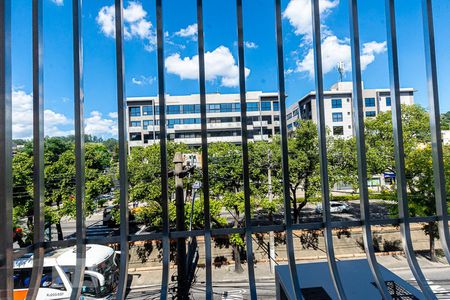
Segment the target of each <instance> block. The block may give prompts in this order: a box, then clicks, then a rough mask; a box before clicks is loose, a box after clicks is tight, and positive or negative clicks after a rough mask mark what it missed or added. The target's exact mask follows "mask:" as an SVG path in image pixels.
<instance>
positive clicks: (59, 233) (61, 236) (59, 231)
mask: <svg viewBox="0 0 450 300" xmlns="http://www.w3.org/2000/svg"><path fill="white" fill-rule="evenodd" d="M55 225H56V231H57V232H58V241H62V240H64V235H63V232H62V227H61V220H59V221H58V223H56V224H55Z"/></svg>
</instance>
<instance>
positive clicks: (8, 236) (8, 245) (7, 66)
mask: <svg viewBox="0 0 450 300" xmlns="http://www.w3.org/2000/svg"><path fill="white" fill-rule="evenodd" d="M11 97H12V95H11V1H10V0H4V1H0V220H1V222H0V236H1V237H2V241H1V242H0V299H12V292H13V287H14V282H13V237H12V207H13V200H12V101H11Z"/></svg>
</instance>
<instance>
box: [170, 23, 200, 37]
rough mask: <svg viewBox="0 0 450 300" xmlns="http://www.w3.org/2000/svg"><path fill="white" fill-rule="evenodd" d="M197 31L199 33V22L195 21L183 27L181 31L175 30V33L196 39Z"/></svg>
mask: <svg viewBox="0 0 450 300" xmlns="http://www.w3.org/2000/svg"><path fill="white" fill-rule="evenodd" d="M197 33H198V28H197V23H194V24H191V25H189V26H188V27H186V28H182V29H180V30H179V31H177V32H175V35H176V36H181V37H190V38H192V39H193V40H196V39H197Z"/></svg>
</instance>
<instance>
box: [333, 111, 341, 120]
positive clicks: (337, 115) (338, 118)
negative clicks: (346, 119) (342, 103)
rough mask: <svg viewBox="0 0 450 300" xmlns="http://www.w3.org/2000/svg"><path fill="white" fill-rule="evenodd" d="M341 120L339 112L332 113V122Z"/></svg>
mask: <svg viewBox="0 0 450 300" xmlns="http://www.w3.org/2000/svg"><path fill="white" fill-rule="evenodd" d="M342 120H343V117H342V113H341V112H338V113H333V122H342Z"/></svg>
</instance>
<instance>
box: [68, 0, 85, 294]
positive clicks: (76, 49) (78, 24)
mask: <svg viewBox="0 0 450 300" xmlns="http://www.w3.org/2000/svg"><path fill="white" fill-rule="evenodd" d="M72 17H73V27H72V30H73V87H74V96H73V99H74V104H75V111H74V116H75V173H76V174H75V184H76V187H75V201H76V208H77V210H76V230H77V231H76V241H77V244H76V249H77V262H76V266H75V273H74V279H73V282H72V293H71V295H70V299H72V300H77V299H80V296H81V287H82V286H83V280H84V268H85V264H86V241H85V239H86V224H85V205H84V198H85V180H86V178H85V151H84V92H83V39H82V0H76V1H73V2H72Z"/></svg>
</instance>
